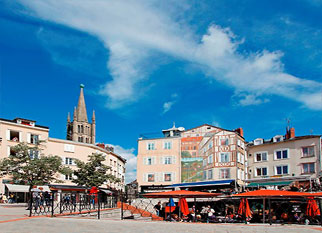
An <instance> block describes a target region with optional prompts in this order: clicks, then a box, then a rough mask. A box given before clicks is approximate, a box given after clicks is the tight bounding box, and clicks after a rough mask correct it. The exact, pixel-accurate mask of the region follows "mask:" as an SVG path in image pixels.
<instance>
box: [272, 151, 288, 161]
mask: <svg viewBox="0 0 322 233" xmlns="http://www.w3.org/2000/svg"><path fill="white" fill-rule="evenodd" d="M287 158H288V149H281V150H276V151H275V159H287Z"/></svg>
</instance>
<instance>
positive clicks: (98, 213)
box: [97, 193, 101, 219]
mask: <svg viewBox="0 0 322 233" xmlns="http://www.w3.org/2000/svg"><path fill="white" fill-rule="evenodd" d="M100 198H101V195H100V194H99V193H98V195H97V205H98V208H97V218H98V219H101V202H100Z"/></svg>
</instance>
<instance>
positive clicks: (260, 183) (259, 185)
mask: <svg viewBox="0 0 322 233" xmlns="http://www.w3.org/2000/svg"><path fill="white" fill-rule="evenodd" d="M291 183H293V181H277V182H252V183H249V184H248V185H247V188H248V187H249V188H251V187H262V186H279V185H290V184H291Z"/></svg>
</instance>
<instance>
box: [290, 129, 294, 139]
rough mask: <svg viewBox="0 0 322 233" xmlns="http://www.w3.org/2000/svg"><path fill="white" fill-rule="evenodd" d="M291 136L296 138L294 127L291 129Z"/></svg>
mask: <svg viewBox="0 0 322 233" xmlns="http://www.w3.org/2000/svg"><path fill="white" fill-rule="evenodd" d="M290 138H295V129H294V128H293V127H292V128H291V129H290Z"/></svg>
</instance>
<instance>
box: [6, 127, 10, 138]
mask: <svg viewBox="0 0 322 233" xmlns="http://www.w3.org/2000/svg"><path fill="white" fill-rule="evenodd" d="M7 140H8V141H9V140H10V130H9V129H7Z"/></svg>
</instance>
